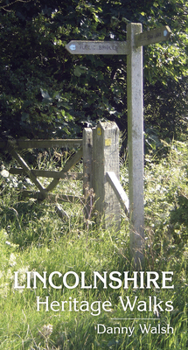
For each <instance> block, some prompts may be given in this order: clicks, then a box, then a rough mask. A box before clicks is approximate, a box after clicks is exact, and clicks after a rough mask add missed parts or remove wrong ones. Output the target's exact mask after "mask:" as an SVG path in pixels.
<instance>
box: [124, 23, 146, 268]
mask: <svg viewBox="0 0 188 350" xmlns="http://www.w3.org/2000/svg"><path fill="white" fill-rule="evenodd" d="M141 32H142V25H141V24H140V23H139V24H134V23H130V24H128V25H127V42H128V45H129V54H128V55H127V103H128V154H129V203H130V209H129V210H130V226H131V227H130V249H131V255H132V257H133V259H134V265H135V267H136V268H138V269H140V268H142V267H143V265H144V252H143V250H144V184H143V176H144V170H143V169H144V149H143V52H142V51H143V50H142V46H140V47H136V46H135V35H136V34H139V33H141Z"/></svg>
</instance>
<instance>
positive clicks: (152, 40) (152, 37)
mask: <svg viewBox="0 0 188 350" xmlns="http://www.w3.org/2000/svg"><path fill="white" fill-rule="evenodd" d="M170 34H171V30H170V28H169V27H168V26H163V27H160V28H156V29H152V30H149V31H148V32H143V33H140V34H136V35H135V46H144V45H150V44H156V43H159V42H160V41H164V40H168V38H169V37H170Z"/></svg>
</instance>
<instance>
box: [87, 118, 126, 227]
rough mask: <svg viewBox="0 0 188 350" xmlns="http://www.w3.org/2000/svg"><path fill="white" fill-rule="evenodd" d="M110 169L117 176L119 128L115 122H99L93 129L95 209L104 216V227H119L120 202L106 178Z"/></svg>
mask: <svg viewBox="0 0 188 350" xmlns="http://www.w3.org/2000/svg"><path fill="white" fill-rule="evenodd" d="M108 171H112V172H114V173H115V174H116V176H117V178H119V129H118V127H117V125H116V123H115V122H99V123H98V125H97V127H96V128H94V129H93V189H94V192H95V201H96V203H95V209H96V210H97V211H98V213H99V214H100V217H103V218H104V223H105V227H109V226H110V225H112V224H115V226H116V230H119V229H120V222H121V213H120V204H119V201H118V199H117V196H116V194H115V193H114V190H113V188H112V187H111V185H110V184H109V182H108V180H107V175H106V174H107V172H108Z"/></svg>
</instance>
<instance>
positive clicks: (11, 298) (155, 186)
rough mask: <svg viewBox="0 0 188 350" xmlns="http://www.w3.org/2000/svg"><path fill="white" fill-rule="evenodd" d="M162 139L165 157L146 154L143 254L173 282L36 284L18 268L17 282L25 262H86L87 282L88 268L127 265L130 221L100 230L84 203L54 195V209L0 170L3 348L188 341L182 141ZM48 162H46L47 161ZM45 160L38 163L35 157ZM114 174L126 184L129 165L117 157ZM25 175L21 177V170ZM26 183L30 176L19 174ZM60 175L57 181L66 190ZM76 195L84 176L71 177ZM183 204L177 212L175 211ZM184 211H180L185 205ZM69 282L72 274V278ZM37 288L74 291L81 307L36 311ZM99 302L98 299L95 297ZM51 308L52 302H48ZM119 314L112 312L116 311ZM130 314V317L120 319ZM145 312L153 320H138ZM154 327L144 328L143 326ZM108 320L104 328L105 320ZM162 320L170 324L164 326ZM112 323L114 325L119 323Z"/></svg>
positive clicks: (55, 295)
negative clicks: (106, 305)
mask: <svg viewBox="0 0 188 350" xmlns="http://www.w3.org/2000/svg"><path fill="white" fill-rule="evenodd" d="M165 146H166V147H169V149H170V151H169V156H168V159H167V158H166V159H162V160H161V161H160V162H157V163H156V162H155V160H154V159H153V156H152V155H147V157H146V168H145V234H146V246H145V260H146V266H145V270H146V271H156V272H159V273H160V272H161V271H173V273H174V275H173V284H174V289H156V288H153V287H152V288H151V289H146V288H145V289H139V288H138V289H133V285H132V284H130V286H129V288H128V289H126V290H125V289H123V287H121V288H119V289H112V288H109V287H108V288H107V289H105V288H103V283H102V282H101V283H99V284H98V288H96V289H93V288H91V289H89V288H88V289H81V288H80V287H79V286H78V287H77V288H75V289H68V288H65V287H62V288H61V289H54V288H52V287H51V286H50V284H49V283H48V284H47V288H46V289H45V288H43V284H42V282H40V281H39V282H38V284H37V289H34V288H28V289H27V288H25V289H15V288H14V272H15V271H19V283H20V285H21V286H22V285H24V283H26V281H25V273H26V271H33V272H34V271H37V272H38V273H40V274H41V275H42V274H43V272H44V271H46V272H47V276H49V274H50V273H52V272H53V271H60V272H61V273H62V274H63V275H64V274H65V273H66V272H67V271H75V273H77V274H78V275H79V276H80V273H81V271H85V276H86V282H85V283H86V285H87V286H89V285H90V284H92V283H93V271H98V272H99V273H100V274H101V275H103V273H104V271H106V272H107V273H108V274H109V273H110V272H111V271H119V272H121V273H122V272H123V271H133V267H132V264H131V257H130V253H129V226H128V220H127V218H126V216H125V215H124V214H123V213H122V224H121V230H120V232H118V233H117V232H115V231H114V230H113V227H112V228H111V229H109V230H105V229H103V228H102V227H95V226H94V225H89V226H87V227H86V226H85V225H84V210H83V205H80V204H74V205H73V204H70V203H60V204H61V206H62V208H63V209H64V210H65V211H66V213H67V216H65V217H63V218H60V217H59V216H58V215H57V212H56V210H55V209H56V208H55V206H56V203H55V204H54V203H50V202H48V201H44V202H41V203H38V202H37V201H35V200H31V199H30V200H24V201H20V200H18V192H17V190H18V188H20V187H22V186H23V182H22V181H21V179H20V178H16V177H13V176H10V175H9V176H8V177H5V175H6V176H7V174H5V173H2V176H1V179H0V181H1V191H2V193H1V199H0V201H1V209H0V215H1V226H0V250H1V258H0V306H1V314H0V349H3V350H9V349H20V350H21V349H29V350H33V349H38V350H42V349H43V350H44V349H45V350H49V349H50V350H52V349H54V350H55V349H56V350H57V349H59V350H62V349H63V350H71V349H77V350H95V349H118V350H120V349H121V350H123V349H130V350H133V349H140V350H141V349H143V350H145V349H147V350H149V349H152V350H153V349H155V350H159V349H164V350H169V349H174V350H177V349H178V350H180V349H181V350H185V349H187V348H188V340H187V339H188V338H187V329H188V325H187V311H188V310H187V307H188V281H187V271H188V267H187V259H188V244H187V234H188V227H187V226H188V225H187V221H186V214H185V213H184V211H186V206H185V203H184V206H181V201H180V197H183V198H184V201H185V199H186V198H187V196H188V186H187V177H188V176H187V160H188V151H187V145H186V144H185V143H179V142H174V143H173V144H172V145H165ZM48 165H49V164H48ZM39 166H41V167H42V166H43V164H41V163H40V164H39ZM121 180H122V183H123V185H124V187H125V188H127V168H126V166H125V165H122V167H121ZM25 181H26V180H25ZM24 186H31V184H28V182H27V181H26V182H25V185H24ZM65 187H66V186H65V185H63V183H61V184H60V185H59V188H58V191H64V190H65ZM67 187H69V188H71V190H72V193H75V195H76V194H77V193H78V191H80V193H81V183H78V185H75V184H74V182H73V180H72V181H71V182H70V181H69V183H68V186H67ZM180 214H181V215H180ZM184 214H185V215H184ZM53 282H54V284H56V285H59V284H60V283H61V282H62V280H61V278H58V277H57V275H56V276H54V279H53ZM70 283H74V280H72V281H71V280H70ZM37 296H39V297H40V298H41V299H40V301H45V300H46V299H45V298H46V297H47V296H48V297H49V301H50V303H51V302H53V301H58V302H61V301H70V300H73V299H74V298H76V301H78V304H77V305H80V303H81V302H82V301H87V302H88V305H89V310H88V311H87V310H86V311H69V310H68V309H66V310H65V311H61V310H60V311H53V310H51V309H50V308H49V311H46V310H45V306H42V305H41V307H40V311H37V302H36V300H37ZM120 296H121V297H122V298H123V300H125V301H126V297H129V298H130V300H131V302H133V301H134V300H135V297H137V300H138V301H145V302H146V303H148V298H149V297H152V298H153V297H155V296H156V297H157V300H158V302H159V301H163V302H164V303H165V302H167V301H172V302H173V310H172V311H160V310H159V312H158V313H156V312H154V311H153V310H151V311H150V310H148V308H147V310H146V311H142V312H141V311H139V310H137V308H136V307H135V308H134V310H133V311H131V310H130V309H127V311H123V308H122V305H121V302H120V299H119V297H120ZM94 301H100V302H101V303H103V302H105V301H109V302H110V303H111V305H112V306H111V307H110V309H111V310H110V311H104V310H102V309H101V310H100V313H99V315H98V316H94V315H92V314H91V313H92V310H91V304H92V303H93V302H94ZM95 307H96V305H95ZM54 309H57V306H56V307H55V306H54ZM117 318H118V320H117ZM124 318H128V319H129V320H125V319H124ZM138 318H151V320H138ZM97 324H104V325H105V326H106V327H108V333H107V332H106V333H104V334H97ZM140 324H141V326H142V327H144V324H145V325H146V327H147V328H148V327H149V325H151V327H153V328H152V332H148V334H147V332H145V333H144V334H142V331H141V326H140ZM158 325H160V326H161V327H168V326H167V325H169V326H170V327H172V328H173V334H171V332H169V334H167V333H166V334H162V333H160V332H158V331H156V330H158V327H159V326H158ZM110 327H111V328H110ZM114 327H116V328H117V327H119V328H121V327H131V328H132V327H135V329H134V332H133V334H132V336H129V334H128V333H127V334H126V332H124V334H121V333H120V334H119V333H118V331H116V334H115V333H114V332H113V333H112V334H111V333H110V331H111V329H114ZM166 329H167V328H166ZM117 330H118V328H117Z"/></svg>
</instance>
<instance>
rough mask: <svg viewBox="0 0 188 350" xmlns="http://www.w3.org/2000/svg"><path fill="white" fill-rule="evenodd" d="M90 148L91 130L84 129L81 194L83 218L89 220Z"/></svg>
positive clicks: (90, 197)
mask: <svg viewBox="0 0 188 350" xmlns="http://www.w3.org/2000/svg"><path fill="white" fill-rule="evenodd" d="M92 148H93V135H92V129H91V128H85V129H84V131H83V194H84V197H85V200H86V203H85V210H84V211H85V218H86V219H89V217H90V212H91V210H92V205H93V196H92V193H91V189H92V188H93V185H92Z"/></svg>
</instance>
